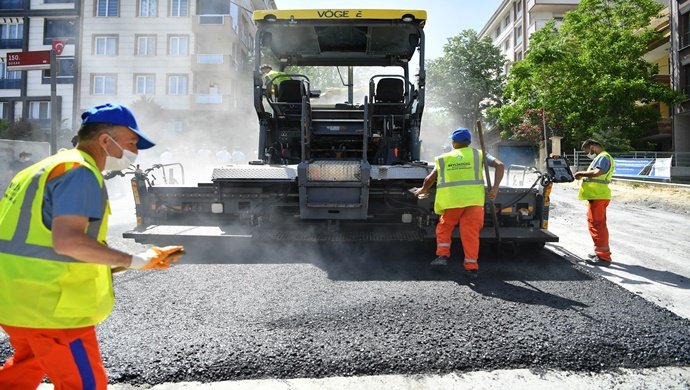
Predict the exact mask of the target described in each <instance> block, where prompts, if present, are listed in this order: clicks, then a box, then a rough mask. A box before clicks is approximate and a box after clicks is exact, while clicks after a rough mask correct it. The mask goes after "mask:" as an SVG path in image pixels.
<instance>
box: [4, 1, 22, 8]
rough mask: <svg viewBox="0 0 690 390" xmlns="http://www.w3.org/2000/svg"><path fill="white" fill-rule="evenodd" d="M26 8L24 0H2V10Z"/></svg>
mask: <svg viewBox="0 0 690 390" xmlns="http://www.w3.org/2000/svg"><path fill="white" fill-rule="evenodd" d="M10 9H24V0H2V1H0V10H10Z"/></svg>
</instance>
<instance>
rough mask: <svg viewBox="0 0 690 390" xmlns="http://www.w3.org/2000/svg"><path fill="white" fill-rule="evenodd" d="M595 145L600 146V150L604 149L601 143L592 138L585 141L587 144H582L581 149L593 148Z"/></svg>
mask: <svg viewBox="0 0 690 390" xmlns="http://www.w3.org/2000/svg"><path fill="white" fill-rule="evenodd" d="M593 145H594V146H598V147H600V148H603V146H602V145H601V143H599V141H595V140H593V139H591V138H590V139H587V140H585V142H583V143H582V147H581V148H580V149H584V148H588V147H590V146H593Z"/></svg>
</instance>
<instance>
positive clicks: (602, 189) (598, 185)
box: [578, 151, 615, 200]
mask: <svg viewBox="0 0 690 390" xmlns="http://www.w3.org/2000/svg"><path fill="white" fill-rule="evenodd" d="M603 158H608V159H609V161H610V162H611V166H610V167H609V170H608V172H606V173H605V174H603V175H601V176H597V177H583V178H582V185H581V186H580V191H579V193H578V198H580V199H585V200H595V199H611V189H610V188H609V186H608V185H609V183H611V178H612V177H613V171H614V169H615V164H614V161H613V157H611V155H610V154H608V153H607V152H605V151H602V152H601V153H599V155H597V157H595V158H594V160H592V162H591V163H590V164H589V167H588V168H587V170H589V171H591V170H593V169H594V167H595V166H596V165H597V164H598V163H599V161H600V160H601V159H603Z"/></svg>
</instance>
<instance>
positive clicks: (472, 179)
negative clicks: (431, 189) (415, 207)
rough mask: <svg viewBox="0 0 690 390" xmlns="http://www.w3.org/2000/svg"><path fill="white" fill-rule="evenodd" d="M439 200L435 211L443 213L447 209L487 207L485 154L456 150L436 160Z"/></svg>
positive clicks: (466, 148) (477, 151)
mask: <svg viewBox="0 0 690 390" xmlns="http://www.w3.org/2000/svg"><path fill="white" fill-rule="evenodd" d="M435 161H436V172H437V173H438V178H437V179H436V199H435V201H434V212H435V213H436V214H439V215H441V214H443V211H444V210H446V209H453V208H460V207H467V206H484V195H485V190H484V174H483V173H482V152H480V151H479V150H476V149H473V148H470V147H464V148H459V149H453V150H451V151H450V152H448V153H444V154H442V155H440V156H438V157H436V159H435Z"/></svg>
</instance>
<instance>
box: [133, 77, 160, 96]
mask: <svg viewBox="0 0 690 390" xmlns="http://www.w3.org/2000/svg"><path fill="white" fill-rule="evenodd" d="M154 82H155V76H154V75H152V74H139V75H136V77H135V79H134V84H135V85H134V93H135V94H136V95H153V84H154Z"/></svg>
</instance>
